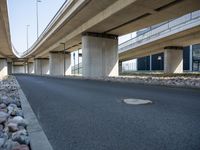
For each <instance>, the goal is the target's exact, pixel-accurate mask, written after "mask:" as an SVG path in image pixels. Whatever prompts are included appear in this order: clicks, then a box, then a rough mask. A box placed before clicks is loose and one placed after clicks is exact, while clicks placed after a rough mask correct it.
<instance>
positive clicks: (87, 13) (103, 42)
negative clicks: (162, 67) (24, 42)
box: [1, 0, 200, 77]
mask: <svg viewBox="0 0 200 150" xmlns="http://www.w3.org/2000/svg"><path fill="white" fill-rule="evenodd" d="M1 3H2V4H1V7H3V8H4V9H5V8H6V1H5V0H4V1H1ZM199 9H200V3H199V1H198V0H156V1H155V0H148V1H146V0H109V1H107V0H101V1H98V0H69V1H67V2H65V3H64V4H63V6H62V7H61V9H60V10H59V11H58V12H57V14H56V15H55V16H54V18H53V19H52V20H51V22H50V23H49V25H48V26H47V27H46V29H45V30H44V31H43V33H42V34H41V36H40V37H39V38H38V40H37V41H36V42H35V43H34V44H33V45H32V46H31V48H30V49H28V50H27V51H25V52H24V53H23V54H19V53H18V52H17V51H16V50H15V49H13V53H14V54H15V55H16V56H18V57H19V58H21V59H24V60H25V61H26V63H25V64H26V65H27V66H26V68H27V69H26V70H27V72H28V70H30V69H29V68H33V62H34V72H35V73H36V74H47V73H49V74H50V75H64V74H65V75H69V74H70V72H71V57H70V52H72V51H74V50H76V49H77V48H80V47H82V51H83V52H82V53H83V76H88V77H99V76H101V77H102V76H117V75H118V36H120V35H124V34H127V33H130V32H133V31H136V30H139V29H142V28H145V27H148V26H151V25H154V24H157V23H160V22H163V21H166V20H169V19H172V18H176V17H179V16H181V15H184V14H187V13H189V12H192V11H195V10H199ZM1 14H3V15H4V16H5V17H6V18H7V19H3V18H1V22H3V21H4V20H7V24H6V25H7V26H6V27H7V28H1V30H2V31H3V32H5V31H9V30H8V29H9V26H8V17H7V11H4V13H3V12H2V13H1ZM4 24H5V22H4ZM5 33H6V32H5ZM5 35H6V34H5ZM9 35H10V34H9V32H7V37H6V36H5V37H4V39H7V41H10V38H9ZM1 41H3V40H1ZM3 43H5V42H3ZM10 43H11V42H7V45H8V46H7V47H8V48H7V49H8V51H9V50H10V49H11V46H10V45H11V44H10ZM61 43H62V44H61ZM172 46H173V45H172ZM3 51H4V50H3V49H1V52H3ZM11 56H13V55H12V52H11V51H10V54H9V55H7V57H8V58H9V57H11ZM13 57H14V56H13ZM27 60H28V61H27ZM29 62H31V63H29Z"/></svg>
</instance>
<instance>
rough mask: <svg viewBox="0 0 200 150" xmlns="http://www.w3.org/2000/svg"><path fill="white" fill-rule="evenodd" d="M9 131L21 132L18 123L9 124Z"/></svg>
mask: <svg viewBox="0 0 200 150" xmlns="http://www.w3.org/2000/svg"><path fill="white" fill-rule="evenodd" d="M8 130H9V131H10V132H16V131H18V130H19V128H18V125H17V124H16V123H9V124H8Z"/></svg>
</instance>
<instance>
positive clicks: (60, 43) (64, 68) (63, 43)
mask: <svg viewBox="0 0 200 150" xmlns="http://www.w3.org/2000/svg"><path fill="white" fill-rule="evenodd" d="M60 44H62V45H63V46H64V76H65V70H66V62H65V54H66V53H65V52H66V49H65V43H60Z"/></svg>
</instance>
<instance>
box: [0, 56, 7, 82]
mask: <svg viewBox="0 0 200 150" xmlns="http://www.w3.org/2000/svg"><path fill="white" fill-rule="evenodd" d="M6 75H8V63H7V59H6V58H0V79H2V78H3V77H4V76H6Z"/></svg>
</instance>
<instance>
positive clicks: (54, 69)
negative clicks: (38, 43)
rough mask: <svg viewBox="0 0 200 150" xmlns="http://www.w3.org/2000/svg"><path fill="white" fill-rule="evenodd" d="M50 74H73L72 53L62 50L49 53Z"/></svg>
mask: <svg viewBox="0 0 200 150" xmlns="http://www.w3.org/2000/svg"><path fill="white" fill-rule="evenodd" d="M49 58H50V59H49V65H50V75H53V76H64V75H71V55H70V54H64V53H61V52H51V53H50V54H49Z"/></svg>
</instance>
